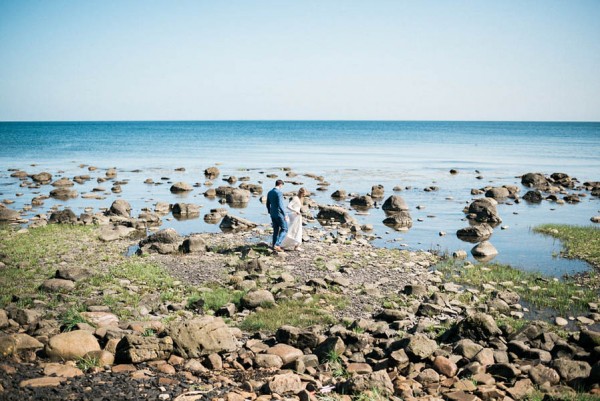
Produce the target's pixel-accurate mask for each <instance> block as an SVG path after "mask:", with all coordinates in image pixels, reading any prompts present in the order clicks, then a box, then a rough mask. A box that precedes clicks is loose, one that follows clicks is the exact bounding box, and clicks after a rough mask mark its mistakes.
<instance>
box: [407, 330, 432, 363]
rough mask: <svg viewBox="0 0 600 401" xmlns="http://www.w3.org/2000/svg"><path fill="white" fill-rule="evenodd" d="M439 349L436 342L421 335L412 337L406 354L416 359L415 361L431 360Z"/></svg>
mask: <svg viewBox="0 0 600 401" xmlns="http://www.w3.org/2000/svg"><path fill="white" fill-rule="evenodd" d="M437 348H438V345H437V343H436V342H435V340H431V339H429V338H428V337H427V336H425V335H423V334H420V333H419V334H415V335H413V336H412V337H410V340H409V341H408V345H407V346H406V353H407V355H408V356H409V357H412V358H414V360H417V361H420V360H423V359H426V358H429V357H430V356H431V355H432V354H433V353H434V352H435V350H436V349H437Z"/></svg>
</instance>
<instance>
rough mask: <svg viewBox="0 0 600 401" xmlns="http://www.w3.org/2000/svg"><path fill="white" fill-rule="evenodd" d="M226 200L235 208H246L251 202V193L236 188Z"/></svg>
mask: <svg viewBox="0 0 600 401" xmlns="http://www.w3.org/2000/svg"><path fill="white" fill-rule="evenodd" d="M225 200H226V201H227V204H229V205H231V206H234V207H241V206H245V205H246V204H248V201H249V200H250V191H247V190H245V189H237V188H236V189H234V190H233V191H231V193H229V194H227V195H226V196H225Z"/></svg>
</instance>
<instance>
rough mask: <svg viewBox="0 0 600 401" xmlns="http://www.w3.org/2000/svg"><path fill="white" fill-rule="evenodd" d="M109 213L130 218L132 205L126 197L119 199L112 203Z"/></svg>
mask: <svg viewBox="0 0 600 401" xmlns="http://www.w3.org/2000/svg"><path fill="white" fill-rule="evenodd" d="M107 214H108V215H111V216H121V217H126V218H130V217H131V205H130V204H129V202H127V201H126V200H124V199H117V200H116V201H114V202H113V203H112V205H110V209H109V210H108V213H107Z"/></svg>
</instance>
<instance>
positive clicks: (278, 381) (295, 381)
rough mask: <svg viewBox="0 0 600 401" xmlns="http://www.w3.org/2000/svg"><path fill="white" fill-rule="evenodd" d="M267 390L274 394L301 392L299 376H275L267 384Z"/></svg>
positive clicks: (292, 374)
mask: <svg viewBox="0 0 600 401" xmlns="http://www.w3.org/2000/svg"><path fill="white" fill-rule="evenodd" d="M267 389H268V392H270V393H274V394H280V395H283V394H290V393H291V394H296V393H298V392H300V390H302V382H301V381H300V376H298V375H297V374H294V373H286V374H282V375H275V376H273V377H272V378H271V379H270V380H269V382H268V383H267Z"/></svg>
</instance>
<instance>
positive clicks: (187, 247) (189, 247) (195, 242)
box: [181, 235, 206, 253]
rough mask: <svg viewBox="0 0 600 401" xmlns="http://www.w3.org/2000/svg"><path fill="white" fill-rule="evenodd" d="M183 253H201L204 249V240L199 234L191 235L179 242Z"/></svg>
mask: <svg viewBox="0 0 600 401" xmlns="http://www.w3.org/2000/svg"><path fill="white" fill-rule="evenodd" d="M181 250H182V251H183V253H201V252H205V251H206V241H204V238H202V236H200V235H191V236H189V237H188V238H186V239H185V240H183V243H182V244H181Z"/></svg>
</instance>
